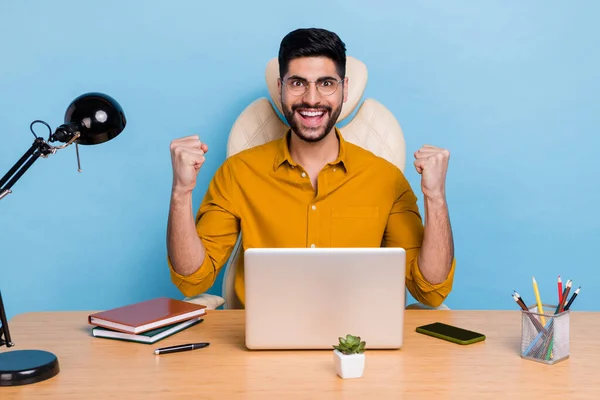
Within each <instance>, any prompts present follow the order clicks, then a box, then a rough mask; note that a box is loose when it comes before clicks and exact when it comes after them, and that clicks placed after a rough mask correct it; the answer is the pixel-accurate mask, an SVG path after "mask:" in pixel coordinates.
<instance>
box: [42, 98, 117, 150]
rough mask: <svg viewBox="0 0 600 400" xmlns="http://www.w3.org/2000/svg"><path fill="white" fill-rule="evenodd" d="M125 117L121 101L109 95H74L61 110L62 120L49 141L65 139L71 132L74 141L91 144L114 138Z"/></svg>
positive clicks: (67, 139)
mask: <svg viewBox="0 0 600 400" xmlns="http://www.w3.org/2000/svg"><path fill="white" fill-rule="evenodd" d="M126 123H127V121H126V119H125V113H124V112H123V109H122V108H121V105H120V104H119V103H118V102H117V101H116V100H115V99H113V98H112V97H110V96H108V95H106V94H103V93H97V92H91V93H85V94H82V95H81V96H79V97H77V98H75V100H73V101H72V102H71V104H69V106H68V107H67V111H66V112H65V123H64V124H63V125H61V126H60V127H58V128H57V130H56V132H55V133H54V135H53V137H52V138H51V141H54V140H57V141H59V142H68V141H69V140H70V138H72V137H73V135H74V134H75V132H79V137H78V138H77V139H76V140H75V143H77V144H81V145H94V144H100V143H104V142H107V141H109V140H111V139H114V138H115V137H117V136H118V135H119V133H121V132H122V131H123V129H125V125H126Z"/></svg>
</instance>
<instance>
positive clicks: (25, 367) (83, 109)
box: [0, 92, 126, 386]
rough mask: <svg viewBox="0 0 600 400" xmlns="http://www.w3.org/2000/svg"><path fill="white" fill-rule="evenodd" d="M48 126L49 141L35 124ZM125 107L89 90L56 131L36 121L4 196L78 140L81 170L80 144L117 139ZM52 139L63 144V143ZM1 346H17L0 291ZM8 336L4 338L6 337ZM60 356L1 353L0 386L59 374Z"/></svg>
mask: <svg viewBox="0 0 600 400" xmlns="http://www.w3.org/2000/svg"><path fill="white" fill-rule="evenodd" d="M36 123H41V124H43V125H45V126H46V127H47V128H48V130H49V131H50V134H49V136H48V141H46V140H44V138H43V137H41V136H38V135H36V133H35V132H34V130H33V126H34V124H36ZM125 124H126V120H125V114H124V113H123V109H122V108H121V106H120V105H119V103H117V101H115V100H114V99H113V98H111V97H110V96H107V95H105V94H102V93H95V92H92V93H86V94H83V95H81V96H79V97H77V98H76V99H75V100H73V101H72V102H71V104H70V105H69V106H68V107H67V111H66V113H65V119H64V124H62V125H60V126H59V127H58V128H57V129H56V130H55V131H54V133H52V129H51V128H50V126H49V125H48V124H47V123H45V122H44V121H39V120H36V121H33V122H32V123H31V125H30V127H29V129H30V130H31V133H33V136H34V137H35V139H34V141H33V144H32V145H31V147H30V148H29V150H27V151H26V152H25V154H24V155H23V156H22V157H21V158H20V159H19V161H17V163H16V164H15V165H14V166H13V167H12V168H11V169H10V170H9V171H8V172H7V173H6V175H4V177H3V178H2V179H1V180H0V199H2V198H4V197H6V196H7V195H8V194H10V193H12V190H11V188H12V187H13V185H14V184H15V183H16V182H17V180H19V178H21V176H23V174H24V173H25V172H26V171H27V170H28V169H29V167H31V165H32V164H33V163H34V162H35V161H36V160H38V159H39V158H40V157H42V158H47V157H48V156H49V155H50V154H54V153H56V151H57V150H60V149H64V148H65V147H67V146H69V145H71V144H73V143H75V148H76V153H77V166H78V170H79V172H81V168H80V167H81V164H80V160H79V148H78V147H77V146H78V145H80V144H81V145H95V144H100V143H104V142H106V141H109V140H111V139H113V138H115V137H116V136H117V135H118V134H119V133H121V132H122V131H123V129H124V128H125ZM48 142H50V143H52V142H60V143H63V144H62V145H59V146H53V145H50V144H49V143H48ZM0 324H1V325H2V326H1V328H0V346H2V345H6V347H12V346H14V343H13V342H12V341H11V337H10V332H9V330H8V321H7V318H6V312H5V309H4V304H3V302H2V295H1V294H0ZM3 337H4V338H3ZM59 370H60V368H59V364H58V358H57V357H56V356H55V355H54V354H52V353H50V352H47V351H43V350H12V351H5V352H1V353H0V386H16V385H26V384H30V383H36V382H40V381H43V380H46V379H50V378H52V377H53V376H55V375H56V374H58V372H59Z"/></svg>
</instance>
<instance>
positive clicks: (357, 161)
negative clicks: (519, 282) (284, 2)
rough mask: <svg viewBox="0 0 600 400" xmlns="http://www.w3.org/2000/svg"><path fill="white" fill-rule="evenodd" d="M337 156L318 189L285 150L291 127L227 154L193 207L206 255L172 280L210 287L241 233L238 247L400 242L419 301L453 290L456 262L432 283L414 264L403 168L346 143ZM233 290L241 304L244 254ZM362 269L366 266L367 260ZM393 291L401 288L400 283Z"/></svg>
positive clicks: (189, 289)
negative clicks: (280, 135) (195, 267)
mask: <svg viewBox="0 0 600 400" xmlns="http://www.w3.org/2000/svg"><path fill="white" fill-rule="evenodd" d="M336 134H337V135H338V138H339V140H340V151H339V155H338V158H337V159H336V160H335V161H334V162H332V163H329V164H327V165H326V166H325V167H324V168H323V170H321V172H320V173H319V176H318V183H317V190H315V189H314V188H313V186H312V184H311V182H310V178H309V176H308V174H307V173H306V172H305V171H304V170H303V168H302V167H301V166H300V165H298V164H297V163H295V162H294V161H293V160H292V158H291V156H290V153H289V150H288V146H287V139H288V137H289V135H290V131H288V133H287V134H286V135H285V136H284V137H283V138H282V139H279V140H274V141H271V142H269V143H266V144H264V145H260V146H257V147H253V148H251V149H248V150H245V151H242V152H240V153H238V154H235V155H234V156H232V157H230V158H228V159H226V161H225V162H224V163H223V165H222V166H221V167H220V168H219V169H218V170H217V172H216V174H215V176H214V177H213V179H212V180H211V182H210V184H209V187H208V190H207V193H206V196H205V197H204V200H203V202H202V204H201V205H200V207H199V209H198V213H197V216H196V227H197V231H198V236H199V237H200V239H201V240H202V242H203V243H204V247H205V249H206V257H205V259H204V262H203V263H202V265H200V268H199V269H198V270H197V271H196V272H195V273H193V274H191V275H189V276H183V275H180V274H178V273H177V272H175V271H174V270H173V267H172V265H171V263H170V261H169V268H170V271H171V279H172V281H173V283H174V284H175V285H176V286H177V287H178V288H179V290H180V291H181V292H182V293H183V294H184V295H185V296H195V295H198V294H200V293H203V292H205V291H206V290H208V289H209V288H210V287H211V286H212V285H213V284H214V282H215V279H216V277H217V275H218V274H219V271H220V269H221V268H222V267H223V265H225V263H226V262H227V260H228V258H229V256H230V254H231V251H232V249H233V246H234V245H235V242H236V240H237V237H238V233H239V232H240V228H241V232H242V245H243V249H247V248H256V247H313V246H315V247H381V246H388V247H402V248H404V249H405V250H406V282H405V284H406V287H407V288H408V290H409V292H410V293H411V294H412V296H413V297H414V298H415V299H417V300H418V301H419V302H421V303H423V304H427V305H432V306H437V305H439V304H441V303H442V301H443V300H444V298H445V297H446V296H447V295H448V293H450V290H451V289H452V282H453V278H454V267H455V264H454V261H453V263H452V268H451V270H450V273H449V274H448V277H447V279H446V281H444V282H442V283H440V284H436V285H432V284H430V283H429V282H428V281H426V280H425V278H424V277H423V275H422V274H421V272H420V270H419V264H418V254H419V250H420V248H421V243H422V239H423V223H422V220H421V216H420V214H419V210H418V207H417V204H416V201H417V198H416V196H415V194H414V193H413V191H412V189H411V188H410V185H409V184H408V182H407V180H406V179H405V177H404V175H403V173H402V171H400V169H398V168H397V167H396V166H395V165H393V164H392V163H390V162H388V161H386V160H385V159H383V158H380V157H377V156H375V155H373V154H372V153H371V152H369V151H367V150H365V149H363V148H361V147H359V146H356V145H354V144H352V143H349V142H346V141H344V139H343V137H342V135H341V133H340V131H339V130H337V129H336ZM238 266H239V268H238V269H237V270H236V275H235V293H236V295H237V297H238V299H239V300H240V302H241V304H242V305H243V304H244V268H243V256H242V255H241V254H240V264H238ZM365 268H366V269H368V268H369V266H368V265H365ZM398 290H404V287H403V286H402V283H401V282H398Z"/></svg>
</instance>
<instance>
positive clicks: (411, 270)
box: [406, 257, 456, 307]
mask: <svg viewBox="0 0 600 400" xmlns="http://www.w3.org/2000/svg"><path fill="white" fill-rule="evenodd" d="M412 264H413V265H412V266H408V267H407V275H406V287H407V289H408V291H409V292H410V294H411V295H412V296H413V297H414V298H415V299H416V300H417V301H418V302H420V303H423V304H425V305H427V306H431V307H438V306H439V305H441V304H442V303H443V302H444V300H445V299H446V297H448V295H449V294H450V292H451V291H452V284H453V282H454V267H455V265H456V259H452V267H451V268H450V272H449V273H448V276H447V277H446V280H445V281H444V282H441V283H437V284H435V285H433V284H431V283H429V281H427V280H426V279H425V277H424V276H423V274H422V273H421V270H420V269H419V258H418V257H416V258H414V259H413V261H412Z"/></svg>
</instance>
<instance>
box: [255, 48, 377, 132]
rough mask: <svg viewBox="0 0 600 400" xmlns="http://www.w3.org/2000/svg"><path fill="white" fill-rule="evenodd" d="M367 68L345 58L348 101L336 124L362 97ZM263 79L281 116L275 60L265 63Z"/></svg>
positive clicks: (348, 113) (365, 84)
mask: <svg viewBox="0 0 600 400" xmlns="http://www.w3.org/2000/svg"><path fill="white" fill-rule="evenodd" d="M368 75H369V74H368V70H367V66H366V65H365V64H364V63H363V62H362V61H359V60H358V59H356V58H354V57H350V56H347V57H346V76H347V77H348V100H347V101H346V102H345V103H344V105H343V106H342V111H341V113H340V116H339V118H338V123H339V122H341V121H342V120H344V119H345V118H346V117H348V116H349V115H350V114H352V112H353V111H354V109H355V108H356V106H357V105H358V102H359V101H360V99H361V98H362V96H363V93H364V91H365V87H366V86H367V79H368ZM265 78H266V80H267V87H268V88H269V95H270V96H271V100H272V101H273V103H274V104H275V106H276V107H277V109H278V110H279V112H280V113H282V114H283V110H282V109H281V102H280V101H279V91H278V90H277V78H279V61H278V59H277V58H273V59H272V60H271V61H269V62H268V63H267V68H266V71H265Z"/></svg>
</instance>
